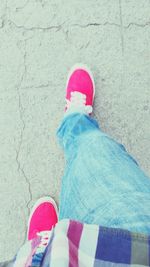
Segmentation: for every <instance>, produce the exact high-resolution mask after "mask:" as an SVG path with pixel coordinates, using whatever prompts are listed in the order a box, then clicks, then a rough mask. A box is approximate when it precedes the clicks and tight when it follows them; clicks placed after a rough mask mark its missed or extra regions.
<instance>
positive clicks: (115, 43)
mask: <svg viewBox="0 0 150 267" xmlns="http://www.w3.org/2000/svg"><path fill="white" fill-rule="evenodd" d="M76 62H83V63H86V64H87V65H89V66H90V67H91V69H92V70H93V72H94V76H95V81H96V100H95V111H94V116H95V117H96V118H97V119H98V121H99V122H100V123H101V127H102V128H103V130H105V131H106V132H107V133H109V134H110V135H111V136H112V137H114V138H115V139H116V140H118V141H119V142H122V143H123V144H124V145H125V146H126V147H127V149H128V151H129V152H130V153H131V154H132V155H133V156H134V157H135V158H136V159H137V160H138V161H139V163H140V165H141V167H142V168H143V170H144V171H145V172H146V173H147V174H148V175H150V165H149V160H150V123H149V119H150V1H149V0H140V1H137V0H112V1H109V0H93V1H90V0H82V1H79V0H72V1H71V0H70V1H69V0H66V1H60V0H13V1H12V0H2V1H1V2H0V260H8V259H10V258H11V257H12V256H13V255H14V253H15V252H16V250H17V249H18V248H19V246H20V245H21V244H22V243H23V242H24V240H25V238H26V224H27V219H28V216H29V212H30V209H31V207H32V205H33V204H34V202H35V201H36V200H37V199H38V198H39V197H41V196H43V195H49V194H50V195H51V196H52V197H54V198H55V200H57V202H58V196H59V190H60V180H61V177H62V175H63V169H64V156H63V153H62V151H61V149H60V148H59V146H58V145H57V142H56V137H55V132H56V129H57V127H58V125H59V123H60V121H61V118H62V116H63V110H64V92H65V82H66V76H67V73H68V70H69V69H70V67H71V66H72V65H73V64H74V63H76Z"/></svg>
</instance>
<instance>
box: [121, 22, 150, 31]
mask: <svg viewBox="0 0 150 267" xmlns="http://www.w3.org/2000/svg"><path fill="white" fill-rule="evenodd" d="M149 25H150V21H147V22H146V23H144V24H139V23H135V22H130V23H129V24H128V25H127V26H124V28H125V29H128V28H130V27H131V26H136V27H141V28H144V27H146V26H149Z"/></svg>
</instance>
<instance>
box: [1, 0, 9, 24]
mask: <svg viewBox="0 0 150 267" xmlns="http://www.w3.org/2000/svg"><path fill="white" fill-rule="evenodd" d="M4 9H5V11H4V14H3V15H2V16H1V17H0V19H1V26H0V29H3V28H4V26H5V23H6V21H7V9H8V6H7V0H6V1H5V8H4Z"/></svg>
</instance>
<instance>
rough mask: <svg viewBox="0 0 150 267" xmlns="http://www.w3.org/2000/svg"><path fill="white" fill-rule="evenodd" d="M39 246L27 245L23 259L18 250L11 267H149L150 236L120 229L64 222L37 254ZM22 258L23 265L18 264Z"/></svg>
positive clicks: (57, 226) (36, 241)
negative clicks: (27, 248) (28, 251)
mask: <svg viewBox="0 0 150 267" xmlns="http://www.w3.org/2000/svg"><path fill="white" fill-rule="evenodd" d="M39 243H40V239H36V240H32V241H31V242H30V246H29V247H30V253H28V255H27V254H26V255H25V253H24V252H23V250H24V249H23V247H22V253H20V255H19V252H18V255H17V257H16V261H15V264H14V266H15V267H16V266H19V267H22V266H26V267H28V266H32V267H40V266H42V267H98V266H103V267H112V266H113V267H114V266H117V267H128V266H134V267H135V266H150V235H144V234H139V233H132V232H130V231H127V230H123V229H118V228H107V227H102V226H97V225H88V224H82V223H80V222H77V221H72V220H67V219H65V220H62V221H60V222H59V223H58V224H57V225H56V227H55V229H53V230H52V231H51V235H50V238H49V243H48V246H47V247H46V248H45V249H44V250H43V251H40V253H39V252H38V249H37V247H38V244H39ZM24 246H25V245H24ZM26 253H27V251H26ZM23 255H24V262H23V261H22V260H21V257H23ZM27 256H28V257H27ZM27 259H28V260H27ZM17 262H18V263H19V264H20V265H17ZM21 264H22V265H21Z"/></svg>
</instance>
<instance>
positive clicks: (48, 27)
mask: <svg viewBox="0 0 150 267" xmlns="http://www.w3.org/2000/svg"><path fill="white" fill-rule="evenodd" d="M119 10H120V24H117V23H113V22H109V21H106V22H104V23H97V22H91V23H87V24H79V23H74V24H70V25H68V26H67V27H66V28H65V27H64V28H63V25H64V24H65V22H63V23H62V24H60V25H51V26H47V27H39V26H35V27H25V26H24V25H18V24H16V23H15V22H14V21H12V20H8V23H10V24H11V25H13V26H14V27H15V28H17V29H21V30H24V31H43V32H46V31H50V30H53V29H54V30H57V31H60V30H63V31H64V32H65V33H67V37H68V31H69V30H68V28H73V27H79V28H88V27H93V26H94V27H101V26H116V27H120V28H121V32H122V49H123V29H129V28H130V27H132V26H136V27H141V28H144V27H146V26H149V25H150V21H148V22H146V23H144V24H139V23H136V22H130V23H129V24H128V25H123V20H122V8H121V0H119Z"/></svg>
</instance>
